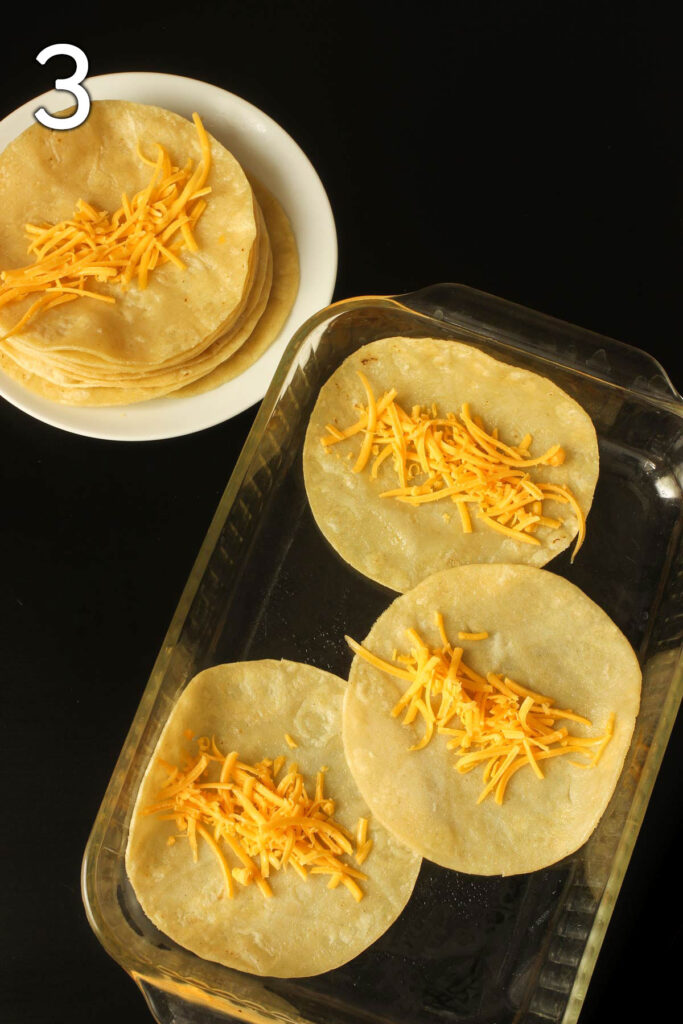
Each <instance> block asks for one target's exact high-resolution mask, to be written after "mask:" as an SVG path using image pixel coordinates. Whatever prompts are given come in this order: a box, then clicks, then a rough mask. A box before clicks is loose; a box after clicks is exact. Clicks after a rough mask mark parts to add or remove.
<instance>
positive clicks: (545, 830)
mask: <svg viewBox="0 0 683 1024" xmlns="http://www.w3.org/2000/svg"><path fill="white" fill-rule="evenodd" d="M439 616H441V617H442V618H441V620H439ZM359 640H360V641H361V642H360V643H359V642H358V641H359ZM446 641H447V643H448V646H446ZM351 642H352V646H353V648H354V650H355V652H356V654H355V657H354V660H353V663H352V665H351V670H350V675H349V688H348V690H347V693H346V696H345V702H344V749H345V752H346V757H347V760H348V763H349V766H350V768H351V771H352V773H353V776H354V778H355V780H356V783H357V785H358V788H359V789H360V791H361V793H362V794H363V795H364V797H365V799H366V800H367V801H368V804H369V806H370V809H371V811H372V813H373V815H374V816H375V817H376V818H377V819H378V820H379V821H381V822H382V824H383V825H384V826H385V827H386V828H388V829H389V830H390V831H391V832H392V833H393V834H394V835H395V836H396V837H397V838H398V839H399V840H400V841H401V842H404V843H407V844H408V845H410V846H411V847H412V848H413V849H414V850H415V851H416V852H417V853H420V854H421V855H422V856H423V857H425V858H427V859H428V860H432V861H434V862H435V863H437V864H440V865H442V866H443V867H447V868H451V869H453V870H456V871H461V872H465V873H468V874H479V875H512V874H520V873H525V872H530V871H535V870H538V869H539V868H543V867H546V866H547V865H549V864H553V863H555V862H556V861H558V860H561V859H562V858H563V857H565V856H567V855H568V854H570V853H572V852H573V851H575V850H577V849H578V848H579V847H580V846H582V845H583V843H585V842H586V840H587V839H588V838H589V836H590V835H591V833H592V832H593V830H594V829H595V827H596V825H597V823H598V821H599V820H600V817H601V816H602V814H603V813H604V811H605V808H606V807H607V804H608V802H609V800H610V797H611V795H612V792H613V791H614V788H615V786H616V783H617V780H618V778H619V775H620V773H621V770H622V766H623V763H624V758H625V756H626V752H627V750H628V747H629V744H630V741H631V736H632V733H633V729H634V724H635V719H636V715H637V713H638V708H639V702H640V687H641V672H640V668H639V665H638V660H637V658H636V656H635V654H634V652H633V650H632V648H631V646H630V644H629V643H628V641H627V639H626V637H625V636H624V635H623V633H621V631H620V630H619V629H618V627H617V626H616V625H615V624H614V622H612V620H611V619H610V618H609V617H608V616H607V615H606V614H605V612H604V611H603V610H602V609H601V608H599V607H598V605H596V604H595V603H594V602H593V601H591V600H590V599H589V598H588V597H587V596H586V595H585V594H584V593H583V592H582V591H581V590H579V588H578V587H576V586H574V584H572V583H570V582H569V581H567V580H566V579H564V578H562V577H560V576H557V575H555V574H554V573H551V572H548V571H547V570H544V569H536V568H534V567H531V566H522V565H495V564H492V565H484V564H480V565H470V566H460V567H457V568H454V569H448V570H444V571H443V572H441V573H436V574H434V575H433V576H431V577H429V578H428V579H426V580H424V581H423V582H422V583H420V584H419V585H418V586H417V587H415V588H414V590H412V591H409V592H408V593H407V594H404V595H402V596H400V597H398V598H396V599H395V600H394V601H393V603H392V604H391V605H389V607H388V608H387V610H386V611H385V612H384V613H383V614H382V615H381V616H380V617H379V619H378V620H377V621H376V623H375V624H374V626H373V627H372V629H371V630H370V632H369V634H368V636H367V637H366V638H365V639H362V640H361V638H352V641H351ZM421 645H424V647H422V646H421ZM411 652H412V653H413V654H416V655H417V661H418V663H419V664H418V669H419V671H422V672H423V673H425V674H423V676H422V684H423V685H420V681H419V680H418V681H417V683H416V672H415V670H414V665H415V661H414V659H413V660H411ZM444 652H445V653H444ZM368 658H369V659H370V660H368ZM431 658H434V659H435V661H436V662H438V664H437V668H436V675H434V676H432V675H431V669H430V667H429V664H427V663H428V662H429V660H430V659H431ZM452 663H456V664H455V669H451V673H450V677H449V681H450V682H451V683H452V689H449V687H448V686H447V685H446V684H445V683H444V681H443V680H444V674H446V673H447V672H448V669H449V668H451V664H452ZM425 666H426V668H425ZM439 671H441V676H439ZM411 690H412V694H411V699H410V700H407V699H406V696H405V695H406V694H408V693H409V691H411ZM529 695H531V696H529ZM451 697H452V698H453V700H452V703H449V701H451ZM413 698H414V699H415V701H416V703H419V702H420V701H421V702H422V706H421V707H417V709H416V710H417V712H418V713H416V714H413V715H412V721H408V722H407V723H406V718H410V716H409V715H408V712H409V711H410V710H411V702H412V700H413ZM427 705H429V707H430V708H432V710H433V712H434V715H433V716H430V715H429V713H428V711H427ZM444 705H445V712H444ZM430 717H431V718H432V722H431V725H430V724H429V723H428V719H429V718H430ZM434 719H436V720H434ZM430 729H432V730H433V732H432V734H431V736H430V738H429V739H428V742H425V737H426V736H427V735H428V733H429V731H430ZM411 748H412V749H411Z"/></svg>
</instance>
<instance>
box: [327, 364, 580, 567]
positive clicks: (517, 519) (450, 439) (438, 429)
mask: <svg viewBox="0 0 683 1024" xmlns="http://www.w3.org/2000/svg"><path fill="white" fill-rule="evenodd" d="M358 376H359V377H360V379H361V381H362V384H363V388H364V390H365V394H366V398H367V405H366V406H361V414H360V417H359V419H358V420H357V421H356V423H354V424H353V425H352V426H350V427H347V428H346V429H345V430H340V429H339V428H338V427H336V426H334V425H333V424H331V423H328V424H327V425H326V428H325V429H326V430H327V434H326V435H325V436H324V437H322V438H321V443H322V445H323V447H324V448H326V449H329V448H330V447H331V446H332V445H335V444H338V443H339V442H341V441H346V440H348V439H349V438H351V437H355V436H356V434H362V435H363V440H362V442H361V447H360V451H359V452H358V457H357V459H356V461H355V463H354V465H353V472H354V473H360V472H362V471H363V470H365V469H367V468H368V467H369V471H370V476H371V478H372V479H376V478H377V474H378V471H379V468H380V466H381V465H382V464H383V463H384V462H385V461H387V460H391V464H392V465H393V468H394V471H395V474H396V477H397V482H398V484H399V486H398V487H394V488H390V489H389V490H385V491H383V492H382V493H381V494H380V497H381V498H395V499H397V500H398V501H402V502H406V503H407V504H409V505H413V506H419V505H423V504H425V503H427V502H433V501H440V500H442V499H450V500H451V501H452V502H454V503H455V504H456V505H457V507H458V513H459V517H460V523H461V526H462V529H463V532H464V533H472V529H473V528H472V520H471V517H470V506H472V507H474V508H475V509H476V511H477V516H478V518H479V520H480V521H481V522H482V523H483V524H484V525H485V526H487V527H488V528H489V529H492V530H496V531H497V532H498V533H501V534H503V535H504V536H506V537H511V538H513V539H514V540H516V541H519V542H521V543H523V544H536V545H539V544H540V540H539V539H538V537H535V536H534V533H535V532H536V530H537V529H538V527H539V526H546V527H549V528H551V529H557V528H558V527H560V526H561V525H562V522H563V520H562V519H559V518H556V517H554V516H549V515H547V514H546V512H545V510H544V502H546V501H555V502H559V503H560V504H565V505H569V506H570V508H571V509H572V510H573V512H574V514H575V516H576V518H577V521H578V534H577V539H576V545H575V547H574V553H573V556H572V559H573V558H574V557H575V556H576V553H577V552H578V550H579V548H580V547H581V545H582V543H583V540H584V536H585V517H584V515H583V512H582V510H581V507H580V505H579V503H578V501H577V500H576V498H575V496H574V495H573V494H572V492H571V490H570V489H569V488H568V487H566V486H560V485H557V484H550V483H546V482H544V481H541V480H538V481H534V480H532V478H531V475H530V473H529V470H530V469H531V468H533V467H534V466H560V465H562V463H563V462H564V461H565V452H564V450H563V449H562V448H561V447H560V445H559V444H555V445H553V446H552V447H551V448H549V449H548V451H546V452H545V453H544V454H542V455H539V456H536V457H532V456H531V454H530V451H529V448H530V446H531V443H532V440H533V439H532V437H531V435H530V434H526V436H525V437H524V438H523V439H522V440H521V442H520V443H519V444H517V445H509V444H504V443H503V441H501V440H500V438H499V437H498V429H497V428H494V429H493V430H492V431H491V432H488V431H487V430H486V429H485V427H484V424H483V422H482V420H481V418H480V417H478V416H473V415H472V412H471V410H470V407H469V405H468V404H467V403H464V404H463V406H462V409H461V412H460V418H459V419H458V418H457V417H456V415H455V413H453V412H449V413H447V414H446V415H445V416H439V415H438V411H437V409H436V406H432V407H431V409H425V408H422V407H421V406H419V405H416V406H414V407H413V408H412V410H411V411H410V413H408V412H407V411H406V410H405V409H403V408H402V407H401V406H400V405H399V404H398V402H397V401H396V395H397V391H396V389H395V388H391V390H389V391H387V392H386V393H385V394H384V395H383V396H382V397H381V398H380V399H376V398H375V395H374V394H373V391H372V388H371V386H370V383H369V381H368V379H367V377H366V376H365V374H364V373H361V372H359V374H358ZM371 460H372V461H371ZM444 518H445V517H444Z"/></svg>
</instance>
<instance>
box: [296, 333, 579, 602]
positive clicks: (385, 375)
mask: <svg viewBox="0 0 683 1024" xmlns="http://www.w3.org/2000/svg"><path fill="white" fill-rule="evenodd" d="M361 375H364V376H365V378H366V380H367V382H368V384H369V386H370V388H371V389H372V392H373V393H374V396H375V399H376V400H377V401H379V400H380V399H381V398H382V396H383V395H385V394H386V393H387V392H389V390H390V389H392V388H395V389H396V398H395V402H396V403H397V404H399V405H400V406H401V408H402V409H403V410H405V411H406V412H407V413H408V414H409V413H410V411H411V410H412V408H413V406H417V405H419V406H420V407H421V408H422V409H423V410H430V415H432V411H436V413H437V416H438V417H439V418H444V417H446V416H447V415H448V414H454V415H455V417H456V419H458V420H459V418H460V414H461V410H462V409H463V407H464V406H465V404H467V405H468V406H469V408H470V410H471V415H472V417H473V418H476V417H480V418H481V420H482V421H483V423H484V424H485V427H486V430H487V431H491V430H494V429H495V430H497V432H498V437H499V438H500V440H501V442H504V443H505V444H506V445H507V446H516V445H520V444H521V443H523V441H524V438H525V435H530V437H531V439H532V440H531V443H530V447H529V448H528V454H529V455H530V456H532V457H533V458H534V459H535V458H537V457H539V456H541V455H542V454H543V453H545V452H547V451H548V450H551V449H552V448H553V447H554V446H557V445H559V446H561V448H562V450H563V453H564V461H563V462H562V463H561V464H559V465H534V466H533V468H532V469H530V470H529V476H530V477H531V479H532V481H535V482H536V483H539V482H541V483H543V484H548V485H551V486H552V487H555V488H560V489H562V488H568V489H569V490H570V491H571V493H572V495H573V496H574V498H575V500H576V502H577V504H578V507H579V509H580V511H581V518H583V519H585V517H586V516H587V515H588V512H589V509H590V507H591V503H592V499H593V492H594V490H595V485H596V481H597V478H598V468H599V456H598V444H597V438H596V433H595V428H594V427H593V423H592V421H591V419H590V417H589V416H588V414H587V413H586V412H585V410H584V409H583V408H582V407H581V406H580V405H579V404H578V402H576V401H574V399H573V398H571V397H570V396H569V395H567V394H566V393H565V392H564V391H562V389H561V388H559V387H558V386H557V385H556V384H554V383H553V382H552V381H550V380H548V379H546V378H545V377H541V376H539V375H538V374H536V373H532V372H530V371H529V370H524V369H521V368H519V367H515V366H509V365H508V364H506V363H502V362H500V361H499V360H497V359H494V358H492V357H491V356H489V355H486V354H485V353H484V352H481V351H479V350H478V349H476V348H473V347H472V346H471V345H465V344H462V343H461V342H456V341H450V340H446V339H434V338H401V337H395V338H383V339H381V340H379V341H373V342H370V343H369V344H367V345H364V346H362V347H361V348H359V349H358V350H357V351H356V352H354V353H352V355H350V356H349V357H348V358H347V359H346V360H345V361H344V362H343V363H342V364H341V366H339V367H338V368H337V369H336V370H335V371H334V373H333V374H332V376H331V377H330V378H329V380H328V381H327V382H326V383H325V384H324V385H323V387H322V389H321V391H320V395H319V396H318V399H317V401H316V404H315V408H314V409H313V413H312V415H311V418H310V422H309V425H308V429H307V432H306V440H305V445H304V454H303V468H304V480H305V486H306V493H307V495H308V498H309V502H310V506H311V509H312V512H313V515H314V517H315V520H316V522H317V524H318V526H319V527H320V529H321V531H322V532H323V534H324V535H325V537H326V538H327V540H328V541H329V542H330V544H331V545H332V546H333V548H334V549H335V550H336V551H337V552H338V554H339V555H341V557H342V558H343V559H345V560H346V561H347V562H348V563H349V564H350V565H352V566H353V567H354V568H355V569H357V570H358V571H359V572H362V573H363V574H365V575H366V576H369V577H370V578H371V579H374V580H376V581H377V582H379V583H383V584H384V585H385V586H387V587H390V588H391V589H393V590H398V591H405V590H408V589H410V588H411V587H413V586H415V585H416V584H417V583H419V581H420V580H422V579H424V578H425V577H426V576H429V575H430V574H431V573H434V572H438V571H440V570H442V569H446V568H450V567H453V566H456V565H463V564H470V563H478V562H513V563H515V562H519V563H525V564H529V565H534V566H542V565H545V564H546V563H547V562H548V561H550V559H552V558H554V557H555V556H556V555H557V554H559V553H560V552H561V551H563V550H564V549H565V548H566V547H567V546H568V545H569V544H571V543H572V541H573V540H574V539H575V538H576V537H577V533H578V531H579V528H580V523H579V516H578V515H577V513H576V511H575V508H574V507H573V505H572V504H571V503H568V502H567V501H566V500H563V499H561V500H551V498H550V497H548V498H547V500H546V501H544V502H543V516H544V517H545V519H546V520H547V521H549V522H550V521H551V519H550V517H552V519H554V520H555V522H556V525H555V526H553V527H551V526H548V525H545V524H544V523H543V522H541V523H540V524H538V523H537V524H535V525H534V526H533V531H534V532H533V534H532V535H528V534H527V535H526V540H525V539H524V538H520V534H519V533H517V535H516V536H514V535H513V534H514V531H511V530H510V529H509V527H506V526H502V527H500V526H497V527H496V528H492V527H491V526H490V525H486V524H485V523H484V521H483V520H482V519H481V517H480V516H479V512H478V509H477V507H476V505H474V504H471V503H470V504H466V505H465V508H466V509H468V510H469V512H467V515H469V518H470V520H471V530H472V532H470V533H466V532H464V530H463V525H462V521H461V516H460V506H459V505H458V504H457V503H456V499H457V498H458V495H449V496H447V497H445V498H443V499H442V500H434V501H432V500H429V501H427V502H425V503H424V504H410V503H409V502H408V501H405V500H403V499H400V500H398V499H396V498H395V497H381V495H382V494H385V493H386V492H388V491H391V490H392V489H395V488H397V486H398V481H397V473H396V468H395V463H394V459H393V457H391V458H388V459H386V460H385V461H383V462H381V464H380V465H378V466H373V462H374V461H375V459H376V458H377V455H378V452H379V454H380V456H381V454H382V453H381V451H380V449H379V448H378V446H377V444H375V445H373V448H372V450H371V453H370V457H369V460H368V464H367V466H366V468H365V469H363V471H362V472H354V465H355V460H356V458H357V457H358V456H359V452H360V450H361V446H362V444H363V439H364V436H365V432H364V431H362V430H361V431H358V432H356V433H354V434H353V436H350V437H348V438H347V439H344V440H340V441H339V442H338V443H337V442H336V440H335V441H334V443H332V444H328V443H327V441H329V440H330V438H331V437H332V434H333V433H334V432H337V433H339V432H344V431H345V430H346V429H347V428H349V427H350V425H352V424H354V422H355V421H357V420H358V418H359V415H360V413H361V411H362V409H364V408H365V407H366V406H367V404H368V399H367V397H366V391H365V388H364V384H363V382H362V377H361ZM323 442H325V443H323ZM487 457H488V456H486V455H485V456H484V458H487ZM513 461H514V459H513ZM409 469H410V472H411V473H413V472H414V471H415V470H417V469H419V466H418V465H414V466H413V467H412V468H411V467H409ZM518 472H519V473H520V475H521V472H522V470H518ZM373 473H376V476H373ZM436 475H437V476H439V473H438V472H437V474H436ZM426 478H427V477H426V474H425V473H423V472H422V471H421V470H420V472H419V473H417V474H416V475H414V476H411V477H410V480H409V483H410V484H421V483H422V482H423V481H424V480H425V479H426ZM438 486H445V485H443V484H441V483H439V484H438ZM554 493H555V495H557V494H558V493H559V492H557V491H555V492H554ZM427 497H429V496H427ZM499 531H502V532H499ZM506 531H507V532H506Z"/></svg>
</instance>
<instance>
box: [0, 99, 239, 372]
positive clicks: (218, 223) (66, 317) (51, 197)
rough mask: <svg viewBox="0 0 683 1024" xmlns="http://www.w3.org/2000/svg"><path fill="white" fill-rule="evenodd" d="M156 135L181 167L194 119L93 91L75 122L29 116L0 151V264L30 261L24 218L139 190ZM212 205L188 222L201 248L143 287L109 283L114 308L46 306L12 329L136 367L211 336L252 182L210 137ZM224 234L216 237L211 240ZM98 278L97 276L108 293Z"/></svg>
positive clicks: (115, 200)
mask: <svg viewBox="0 0 683 1024" xmlns="http://www.w3.org/2000/svg"><path fill="white" fill-rule="evenodd" d="M156 142H159V143H161V144H162V145H163V146H165V147H166V149H167V150H168V151H169V153H170V154H171V158H172V159H173V160H175V161H176V163H177V164H178V165H180V166H184V164H185V162H186V161H187V159H188V158H189V157H191V158H192V159H193V161H194V163H195V164H196V163H197V162H198V161H199V159H200V150H199V142H198V139H197V133H196V129H195V127H194V125H193V124H192V123H191V122H190V121H188V120H186V119H185V118H183V117H181V116H180V115H178V114H174V113H172V112H171V111H168V110H163V109H161V108H160V107H154V106H151V105H147V104H140V103H131V102H128V101H124V100H99V101H96V102H94V103H93V104H92V108H91V112H90V115H89V117H88V119H87V121H85V123H84V124H83V125H81V126H80V127H79V128H74V129H71V130H70V131H68V132H59V131H52V130H50V129H46V128H44V127H43V126H42V125H39V124H37V123H36V124H34V125H32V126H31V127H30V128H28V129H27V130H26V131H25V132H23V133H22V134H21V135H20V136H19V137H18V138H17V139H15V140H14V141H13V142H11V143H10V144H9V146H8V147H7V148H6V149H5V150H4V152H3V153H2V155H0V210H1V211H2V214H1V216H0V251H1V252H2V259H3V267H18V266H23V265H25V264H26V263H30V262H31V259H30V257H27V254H26V245H27V242H26V237H25V234H24V225H25V224H26V223H34V224H35V223H38V224H40V223H45V222H48V223H58V222H59V221H62V220H66V219H68V218H69V217H71V216H72V215H73V212H74V209H75V207H76V203H77V201H78V200H79V199H86V200H87V201H88V202H89V203H91V204H92V205H93V206H95V207H96V208H97V209H103V210H109V211H113V210H116V209H117V208H118V207H119V206H120V204H121V195H122V193H123V192H126V193H127V194H128V195H129V196H131V195H133V194H134V193H136V192H137V191H139V190H140V189H142V188H144V187H145V186H146V184H147V182H148V180H149V176H150V168H149V166H147V165H146V164H144V163H143V162H142V161H141V160H140V158H139V157H138V155H137V152H136V147H137V145H138V143H140V145H141V147H142V150H143V152H144V153H145V154H146V155H147V156H149V155H150V153H152V152H153V149H154V144H155V143H156ZM211 159H212V168H211V173H210V179H209V184H210V185H211V187H212V189H213V191H212V192H211V194H210V197H209V198H210V202H209V203H208V205H207V208H206V210H205V211H204V214H203V215H202V217H201V218H200V220H199V222H198V224H197V231H196V238H197V242H198V244H199V251H198V252H196V253H187V259H184V262H185V263H186V269H185V270H184V271H180V270H178V268H177V267H175V266H174V265H173V264H166V265H164V266H161V267H158V268H157V269H156V270H155V272H154V273H153V274H151V275H150V278H149V284H148V286H147V288H146V289H145V290H144V291H139V290H138V289H137V288H136V287H131V288H129V289H128V291H126V292H122V291H121V289H118V288H116V286H112V287H111V289H110V291H111V294H114V295H115V297H116V299H117V301H116V303H115V304H114V305H107V304H105V303H98V302H96V301H95V300H88V299H79V300H78V301H77V302H72V303H68V304H67V305H64V306H59V307H58V308H56V309H53V310H48V311H47V312H46V313H45V314H44V315H42V316H39V317H36V318H35V319H34V320H32V321H30V322H29V324H28V325H27V326H26V328H25V329H24V330H23V331H22V332H21V334H20V335H19V336H23V337H24V338H25V339H26V340H27V341H30V343H31V344H33V345H34V346H36V348H38V349H39V350H41V351H45V352H49V351H50V350H51V349H52V348H60V347H63V346H64V345H65V344H67V345H68V347H69V348H70V349H75V350H82V351H84V352H87V353H91V354H93V355H94V356H97V357H100V358H104V359H106V358H108V359H111V360H113V361H114V362H116V363H135V364H138V365H140V366H142V367H144V366H148V365H153V366H154V365H156V364H158V363H161V362H163V361H164V360H167V359H169V358H176V357H178V356H179V355H181V354H183V353H187V352H189V351H191V350H192V349H193V348H195V347H196V346H199V345H202V344H204V343H206V341H207V339H209V338H211V337H215V336H217V334H218V333H219V331H220V330H221V329H222V327H223V325H224V323H225V321H226V319H227V318H228V317H229V316H230V314H231V313H232V312H234V311H235V310H236V309H237V308H238V307H239V304H240V302H241V300H242V298H243V295H244V293H245V284H246V281H247V276H248V270H249V257H250V253H251V249H252V246H253V244H254V240H255V238H256V233H257V225H256V217H255V212H254V204H253V196H252V190H251V186H250V184H249V181H248V180H247V177H246V175H245V173H244V171H243V170H242V168H241V167H240V165H239V164H238V162H237V160H235V158H234V157H233V156H232V154H231V153H229V152H228V150H227V149H225V147H223V146H221V145H220V144H219V143H218V142H217V141H216V140H215V139H212V140H211ZM221 238H225V241H224V242H221V241H220V239H221ZM107 287H108V286H107V285H105V284H101V285H98V289H101V290H103V291H105V292H106V290H107ZM30 301H31V300H30V299H25V300H23V302H20V303H16V304H14V303H13V304H10V305H9V306H6V307H2V309H0V330H1V331H3V332H4V331H6V330H8V329H10V328H11V327H12V326H13V325H14V324H15V323H16V321H17V319H18V317H19V316H20V315H21V314H22V313H23V312H24V310H25V308H26V307H27V306H28V305H30Z"/></svg>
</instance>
